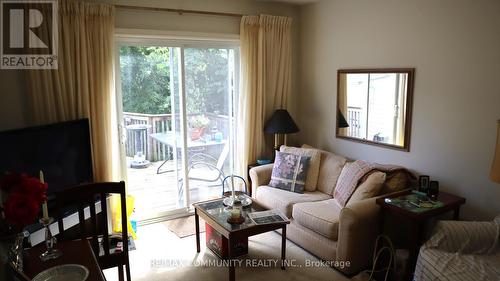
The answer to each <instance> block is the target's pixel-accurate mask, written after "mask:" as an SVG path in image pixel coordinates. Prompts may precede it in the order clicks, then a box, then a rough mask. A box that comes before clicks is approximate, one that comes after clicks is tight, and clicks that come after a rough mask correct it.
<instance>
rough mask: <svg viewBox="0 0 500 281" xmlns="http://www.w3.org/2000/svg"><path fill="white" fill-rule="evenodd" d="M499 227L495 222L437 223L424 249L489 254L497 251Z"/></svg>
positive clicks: (499, 235)
mask: <svg viewBox="0 0 500 281" xmlns="http://www.w3.org/2000/svg"><path fill="white" fill-rule="evenodd" d="M499 239H500V225H498V224H496V223H495V222H472V221H468V222H465V221H439V222H438V223H437V224H436V226H435V228H434V230H433V234H432V236H431V238H430V239H429V240H428V241H427V242H426V243H425V245H424V247H426V248H433V249H438V250H441V251H444V252H449V253H461V254H473V255H474V254H475V255H481V254H491V253H494V252H496V251H497V249H498V246H499Z"/></svg>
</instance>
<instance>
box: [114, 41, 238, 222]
mask: <svg viewBox="0 0 500 281" xmlns="http://www.w3.org/2000/svg"><path fill="white" fill-rule="evenodd" d="M181 52H183V53H181ZM235 53H236V51H235V49H233V48H178V47H177V48H173V47H161V46H160V47H158V46H136V45H132V46H126V45H123V46H121V47H120V79H121V96H122V103H123V114H122V115H123V126H124V129H125V136H124V143H125V154H126V159H127V176H128V187H127V190H128V193H129V194H130V195H132V196H133V197H134V198H135V209H136V214H137V215H138V217H139V218H141V219H147V218H152V217H155V216H156V217H157V216H160V214H162V213H165V212H168V211H172V210H176V209H179V208H182V207H186V206H187V205H189V204H191V203H194V202H197V201H201V200H207V199H210V198H213V197H216V196H220V195H221V193H222V186H221V184H222V179H223V178H224V176H225V175H227V174H228V172H229V163H230V161H229V158H230V154H231V152H230V146H229V140H230V139H231V138H232V137H233V136H232V133H231V132H232V130H231V128H232V126H231V124H230V122H232V120H233V118H230V116H231V115H232V116H234V114H232V112H233V108H232V104H233V103H232V101H233V99H235V98H236V97H237V93H236V91H235V89H237V80H236V79H235V77H237V75H236V71H237V59H238V57H237V54H235ZM181 55H183V59H182V60H181V59H180V57H181ZM182 62H183V65H182ZM181 70H184V75H183V76H182V75H180V73H181ZM182 78H183V79H182ZM181 86H184V91H185V96H184V98H182V94H181V91H180V89H181ZM183 106H184V108H185V116H186V125H187V128H186V136H187V139H186V140H185V142H184V139H183V136H184V134H183V131H182V128H183V127H182V110H181V109H182V108H183ZM184 145H185V146H184ZM184 153H187V155H186V157H187V166H188V179H187V180H188V181H189V191H186V190H184V189H185V186H186V184H185V183H184V181H185V180H186V179H184V174H183V171H182V157H183V154H184ZM185 192H189V202H186V200H185V194H184V193H185Z"/></svg>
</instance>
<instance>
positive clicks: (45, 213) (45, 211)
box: [42, 201, 49, 220]
mask: <svg viewBox="0 0 500 281" xmlns="http://www.w3.org/2000/svg"><path fill="white" fill-rule="evenodd" d="M42 213H43V219H44V220H48V219H49V209H48V208H47V201H45V202H43V204H42Z"/></svg>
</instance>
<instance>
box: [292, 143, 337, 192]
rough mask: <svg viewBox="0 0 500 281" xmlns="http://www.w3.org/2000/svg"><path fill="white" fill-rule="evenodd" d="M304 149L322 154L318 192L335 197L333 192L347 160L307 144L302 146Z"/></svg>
mask: <svg viewBox="0 0 500 281" xmlns="http://www.w3.org/2000/svg"><path fill="white" fill-rule="evenodd" d="M302 147H303V148H310V149H316V150H318V151H319V152H320V153H321V164H320V166H319V175H318V184H317V185H316V186H317V188H318V191H321V192H323V193H326V194H330V195H332V196H333V192H334V191H335V186H336V185H337V180H338V178H339V176H340V172H342V167H344V165H345V163H346V161H347V159H345V158H344V157H342V156H340V155H337V154H335V153H331V152H329V151H326V150H321V149H317V148H314V147H312V146H310V145H307V144H304V145H302Z"/></svg>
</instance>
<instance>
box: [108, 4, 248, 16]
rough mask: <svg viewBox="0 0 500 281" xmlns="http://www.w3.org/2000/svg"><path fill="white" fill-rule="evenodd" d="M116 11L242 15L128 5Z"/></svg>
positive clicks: (116, 6) (121, 6)
mask: <svg viewBox="0 0 500 281" xmlns="http://www.w3.org/2000/svg"><path fill="white" fill-rule="evenodd" d="M114 6H115V8H118V9H130V10H143V11H156V12H171V13H178V14H180V15H182V14H201V15H211V16H226V17H238V18H241V17H242V16H243V15H242V14H234V13H222V12H210V11H198V10H184V9H171V8H155V7H143V6H130V5H114Z"/></svg>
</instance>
